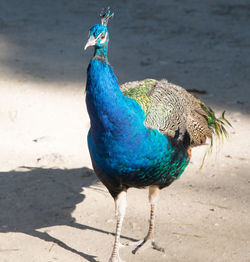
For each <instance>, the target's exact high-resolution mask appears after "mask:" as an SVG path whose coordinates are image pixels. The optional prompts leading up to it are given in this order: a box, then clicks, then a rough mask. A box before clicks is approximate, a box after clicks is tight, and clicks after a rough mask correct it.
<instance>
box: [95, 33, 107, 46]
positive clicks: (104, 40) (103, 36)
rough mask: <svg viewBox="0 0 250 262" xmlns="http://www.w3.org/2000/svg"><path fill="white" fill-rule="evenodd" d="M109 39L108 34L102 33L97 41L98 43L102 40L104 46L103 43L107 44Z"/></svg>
mask: <svg viewBox="0 0 250 262" xmlns="http://www.w3.org/2000/svg"><path fill="white" fill-rule="evenodd" d="M107 37H108V34H107V33H103V32H102V33H100V34H99V35H98V36H97V38H96V41H97V40H98V39H101V41H100V44H103V43H105V42H106V40H107Z"/></svg>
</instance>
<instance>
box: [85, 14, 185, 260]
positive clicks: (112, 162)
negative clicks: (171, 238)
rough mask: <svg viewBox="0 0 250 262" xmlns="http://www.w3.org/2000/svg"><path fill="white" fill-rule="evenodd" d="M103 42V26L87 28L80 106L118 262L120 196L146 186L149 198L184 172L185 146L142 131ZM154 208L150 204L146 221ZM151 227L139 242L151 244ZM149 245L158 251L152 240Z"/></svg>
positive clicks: (137, 108)
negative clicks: (105, 194)
mask: <svg viewBox="0 0 250 262" xmlns="http://www.w3.org/2000/svg"><path fill="white" fill-rule="evenodd" d="M111 16H112V15H110V11H109V9H108V11H106V15H105V12H104V15H103V17H104V19H103V21H104V22H105V24H107V21H108V19H109V18H110V17H111ZM108 42H109V34H108V30H107V27H106V26H105V25H95V26H93V27H92V28H91V29H90V33H89V40H88V42H87V44H86V46H85V48H87V47H88V46H95V52H94V56H93V58H92V60H91V61H90V63H89V66H88V70H87V86H86V103H87V109H88V113H89V117H90V122H91V127H90V130H89V133H88V146H89V151H90V155H91V159H92V163H93V167H94V170H95V172H96V174H97V176H98V177H99V178H100V180H101V181H102V182H103V183H104V185H105V186H106V187H107V188H108V190H109V192H110V193H111V195H112V196H113V197H114V199H115V201H116V208H117V212H118V220H117V229H116V238H115V244H114V249H113V253H112V256H111V258H110V262H117V261H121V260H120V258H119V253H118V250H119V237H120V230H121V223H122V220H123V217H124V214H125V206H126V204H125V200H124V193H125V192H126V190H127V189H128V188H129V187H137V188H141V187H145V186H150V196H149V198H150V199H151V200H152V199H154V198H155V197H156V196H155V195H156V194H157V192H158V191H157V189H161V188H163V187H166V186H168V185H169V184H171V183H172V182H173V181H174V180H175V179H176V178H177V177H179V176H180V175H181V173H182V172H183V171H184V169H185V167H186V166H187V164H188V162H189V157H188V153H187V149H188V146H189V143H188V142H187V143H186V144H185V143H183V141H177V140H176V139H173V138H170V137H168V136H166V135H164V134H162V133H160V132H159V131H158V130H157V129H150V128H147V127H146V126H145V124H144V122H145V119H146V114H145V111H144V110H143V109H142V107H141V105H139V104H138V103H137V101H135V100H134V99H131V98H128V97H125V96H124V95H123V93H122V92H121V90H120V88H119V85H118V81H117V78H116V76H115V74H114V72H113V69H112V67H111V66H110V65H109V63H108V59H107V51H108ZM187 141H189V140H188V139H187ZM151 200H150V201H151ZM154 206H155V201H153V200H152V201H151V219H150V221H151V222H152V221H154ZM152 228H153V226H152V227H150V229H149V233H148V235H147V238H145V241H144V242H145V243H146V242H147V241H148V240H149V239H151V233H152ZM150 241H151V240H150ZM150 243H151V244H152V247H153V248H155V249H158V250H161V251H162V249H161V248H159V247H158V246H157V245H156V244H155V243H154V242H153V240H152V241H151V242H150Z"/></svg>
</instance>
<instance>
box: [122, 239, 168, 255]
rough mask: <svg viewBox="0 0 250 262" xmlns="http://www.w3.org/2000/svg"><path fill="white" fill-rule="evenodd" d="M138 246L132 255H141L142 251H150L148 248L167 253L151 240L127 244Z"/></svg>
mask: <svg viewBox="0 0 250 262" xmlns="http://www.w3.org/2000/svg"><path fill="white" fill-rule="evenodd" d="M135 245H136V246H137V247H136V248H135V249H134V250H133V251H132V253H133V254H136V253H137V254H139V253H140V252H141V251H143V250H145V249H148V248H153V249H155V250H157V251H160V252H163V253H165V249H164V248H162V247H160V246H158V245H157V244H156V243H155V241H154V240H152V239H150V238H145V239H142V240H139V241H134V242H129V243H127V246H135Z"/></svg>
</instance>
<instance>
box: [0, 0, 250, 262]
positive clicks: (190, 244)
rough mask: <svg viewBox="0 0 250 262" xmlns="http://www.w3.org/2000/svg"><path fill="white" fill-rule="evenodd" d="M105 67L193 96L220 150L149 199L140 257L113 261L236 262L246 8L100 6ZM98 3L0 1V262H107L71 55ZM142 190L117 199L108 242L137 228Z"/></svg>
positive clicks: (242, 227)
mask: <svg viewBox="0 0 250 262" xmlns="http://www.w3.org/2000/svg"><path fill="white" fill-rule="evenodd" d="M108 3H109V4H110V5H111V6H112V7H113V8H114V10H115V12H116V13H115V18H114V19H113V21H112V22H111V23H110V26H109V28H110V35H111V36H110V37H111V42H110V52H109V53H110V55H109V60H110V62H111V64H112V65H113V67H114V69H115V72H116V74H117V76H118V78H119V80H120V82H121V83H123V82H126V81H131V80H136V79H144V78H146V77H151V78H156V79H161V78H167V79H168V80H169V81H171V82H174V83H176V84H179V85H182V86H183V87H185V88H196V89H200V90H206V91H207V94H206V95H202V99H203V100H204V101H205V102H206V103H207V104H209V105H210V106H212V107H213V108H214V109H215V111H216V112H217V113H221V112H222V111H223V110H226V111H227V113H226V114H227V117H228V119H229V120H230V121H231V122H232V124H233V127H234V128H233V129H229V133H230V139H229V141H227V142H226V143H225V144H224V146H223V147H222V149H221V150H219V151H218V152H217V153H216V152H214V154H213V155H212V156H211V157H209V158H208V160H207V163H206V165H205V167H204V168H203V169H202V171H199V165H200V162H201V156H202V153H203V152H204V150H205V148H201V149H196V150H195V151H194V153H193V158H192V162H191V164H190V165H189V167H188V168H187V170H186V171H185V173H184V174H183V176H182V177H181V178H180V179H179V180H178V181H176V182H175V183H174V184H172V185H171V186H170V187H169V188H167V189H164V190H163V191H162V192H161V198H160V202H159V207H158V213H157V225H156V237H155V238H156V240H157V241H158V242H159V243H160V244H161V245H162V246H164V247H165V248H166V250H167V253H166V256H163V255H162V254H160V253H158V252H157V251H154V250H146V251H145V252H144V253H142V254H139V255H133V254H132V253H131V251H132V248H130V247H128V248H124V249H122V250H121V257H122V258H123V259H124V260H125V261H127V262H128V261H152V262H155V261H157V262H158V261H171V262H175V261H176V262H177V261H178V262H184V261H185V262H204V261H205V262H222V261H223V262H228V261H237V262H247V261H250V176H249V168H250V156H249V149H250V138H249V135H250V131H249V130H250V119H249V114H250V101H249V98H250V88H249V87H250V86H249V83H250V31H249V24H250V4H249V1H247V0H217V1H216V0H212V1H208V0H207V1H196V0H190V1H184V0H169V1H164V0H155V1H142V0H138V1H129V0H128V1H108ZM103 5H106V2H105V3H104V2H103V1H93V0H92V1H80V0H73V1H66V0H54V1H49V0H43V1H32V0H23V1H18V0H8V1H7V0H2V1H1V2H0V10H1V11H0V122H1V124H0V138H1V139H0V148H1V151H0V210H1V212H0V262H27V261H29V262H33V261H34V262H39V261H42V262H44V261H46V262H52V261H60V262H63V261H65V262H66V261H67V262H71V261H72V262H73V261H74V262H77V261H91V262H92V261H108V258H109V255H110V252H111V248H112V244H113V235H112V233H113V232H114V227H115V220H114V205H113V200H112V198H111V197H110V196H109V194H108V193H107V190H106V189H105V188H104V187H103V186H102V185H101V184H100V183H98V180H97V179H96V177H95V176H94V175H93V173H92V169H91V163H90V159H89V155H88V150H87V145H86V134H87V130H88V126H89V121H88V116H87V113H86V108H85V101H84V85H85V80H86V73H85V72H86V68H87V65H88V61H89V59H90V58H91V55H92V52H93V50H87V51H86V52H83V45H84V43H85V41H86V40H87V34H88V29H89V28H90V27H91V26H92V25H93V24H95V23H97V22H99V18H98V13H99V10H100V9H101V8H102V7H103ZM148 215H149V206H148V203H147V190H134V189H131V190H129V194H128V208H127V215H126V218H125V222H124V227H123V231H122V235H123V236H122V241H123V242H126V241H127V240H129V239H140V238H142V237H143V236H144V235H145V234H146V231H147V223H148Z"/></svg>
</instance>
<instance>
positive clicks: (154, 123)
mask: <svg viewBox="0 0 250 262" xmlns="http://www.w3.org/2000/svg"><path fill="white" fill-rule="evenodd" d="M120 88H121V90H122V92H123V94H124V95H125V96H126V97H129V98H132V99H135V100H136V101H137V103H139V104H140V105H141V107H142V109H143V110H144V112H145V114H146V120H145V122H144V124H145V125H146V126H147V127H148V128H155V129H157V130H159V131H160V132H161V133H163V134H165V135H167V136H169V137H172V138H177V139H180V140H182V139H183V136H184V134H185V132H187V133H188V134H189V137H190V144H191V146H192V147H194V146H199V145H202V144H205V142H206V139H207V138H210V139H212V135H213V133H215V134H216V135H217V136H219V137H220V136H227V133H226V130H225V128H224V124H225V123H228V122H227V120H226V119H225V118H224V114H223V115H222V117H221V118H216V117H215V115H214V112H213V111H212V109H211V108H208V107H207V106H206V105H205V104H204V103H203V102H202V101H200V100H199V99H197V98H196V97H194V96H193V95H192V94H190V93H189V92H187V91H186V90H185V89H184V88H182V87H180V86H178V85H175V84H172V83H169V82H168V81H167V80H165V79H163V80H161V81H157V80H154V79H146V80H142V81H133V82H127V83H125V84H123V85H121V87H120ZM211 141H212V140H211Z"/></svg>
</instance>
